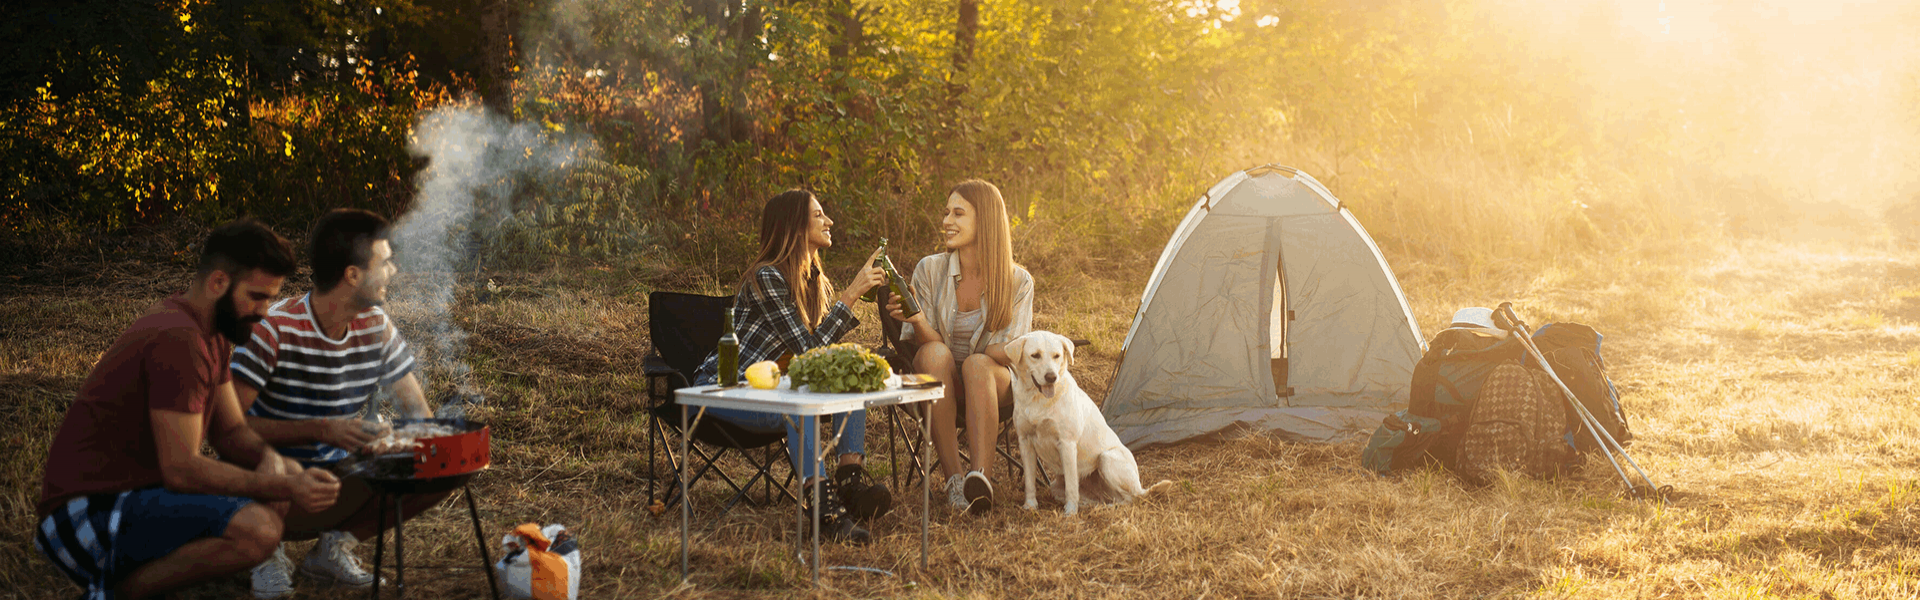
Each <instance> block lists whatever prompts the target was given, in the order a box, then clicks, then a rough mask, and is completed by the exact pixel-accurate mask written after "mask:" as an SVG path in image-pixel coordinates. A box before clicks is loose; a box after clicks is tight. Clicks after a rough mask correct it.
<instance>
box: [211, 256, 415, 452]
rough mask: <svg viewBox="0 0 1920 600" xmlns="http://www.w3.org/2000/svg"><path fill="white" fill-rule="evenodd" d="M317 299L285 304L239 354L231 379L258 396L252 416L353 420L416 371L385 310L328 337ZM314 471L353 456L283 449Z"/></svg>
mask: <svg viewBox="0 0 1920 600" xmlns="http://www.w3.org/2000/svg"><path fill="white" fill-rule="evenodd" d="M312 298H313V295H312V294H306V295H303V296H300V297H298V298H288V299H286V300H281V301H280V302H279V303H276V304H274V305H273V307H272V308H270V309H268V310H267V318H266V320H263V321H261V322H260V323H259V324H256V325H254V326H253V337H252V339H249V340H247V343H246V344H243V345H241V346H240V347H238V348H235V349H234V350H233V362H232V367H233V378H234V380H235V381H238V382H242V383H245V384H247V385H250V386H253V388H254V389H256V390H259V391H260V395H259V397H258V399H256V400H254V402H253V406H250V407H248V408H247V414H248V415H249V416H255V417H264V418H268V419H286V420H299V419H322V418H350V417H353V416H354V415H356V414H358V413H360V411H361V410H362V409H363V408H364V407H365V406H366V404H367V401H368V400H369V399H371V398H372V397H373V394H374V392H376V391H379V389H380V387H381V386H389V385H393V383H394V382H397V381H399V380H400V379H401V378H402V377H406V375H407V374H408V373H411V372H413V366H414V359H413V351H412V350H411V349H410V348H409V347H408V346H407V342H406V340H404V339H402V338H401V337H400V331H399V330H398V329H396V328H395V327H394V325H393V322H392V321H391V320H389V319H388V318H387V313H386V311H384V310H381V309H380V307H377V306H376V307H373V308H369V309H367V310H365V311H362V312H361V313H360V314H358V315H354V317H353V320H352V321H349V322H348V325H347V333H346V336H345V337H343V338H342V339H338V340H336V339H331V338H328V337H327V335H326V333H325V332H323V331H321V330H320V325H319V323H318V322H316V321H315V320H314V319H313V308H312V305H311V302H312ZM277 450H279V451H280V453H281V454H282V455H285V456H286V457H287V458H291V459H294V460H298V461H300V462H301V464H305V465H308V466H313V465H324V464H331V463H335V462H339V461H340V460H341V459H344V458H346V457H347V451H346V450H342V449H340V448H335V447H333V446H329V445H326V444H322V443H318V442H315V443H310V444H302V445H298V446H288V447H283V448H277Z"/></svg>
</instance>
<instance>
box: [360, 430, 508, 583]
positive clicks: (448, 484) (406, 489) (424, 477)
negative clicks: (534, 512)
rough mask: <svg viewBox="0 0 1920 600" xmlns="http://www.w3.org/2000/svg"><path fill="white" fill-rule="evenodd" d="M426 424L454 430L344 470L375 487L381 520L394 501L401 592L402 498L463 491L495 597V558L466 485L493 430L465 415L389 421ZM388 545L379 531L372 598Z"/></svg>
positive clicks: (480, 466) (484, 458)
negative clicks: (488, 549) (463, 417)
mask: <svg viewBox="0 0 1920 600" xmlns="http://www.w3.org/2000/svg"><path fill="white" fill-rule="evenodd" d="M419 423H428V424H433V425H439V426H442V427H447V428H450V429H453V430H454V431H456V432H458V433H454V434H452V435H444V436H436V437H422V438H415V439H414V441H413V450H412V451H411V452H400V453H394V454H382V455H379V456H375V457H372V458H369V459H365V460H362V461H360V462H359V463H357V464H355V465H353V466H352V467H350V468H348V469H347V471H346V474H347V475H348V476H350V477H360V478H362V479H365V480H366V482H367V485H368V487H371V488H373V490H374V492H375V494H376V496H375V498H374V502H376V503H378V506H379V507H380V510H379V513H380V516H379V518H380V522H383V523H384V522H386V520H387V504H388V503H389V501H391V503H392V504H393V510H394V515H395V518H394V526H393V558H394V567H393V573H394V577H393V579H394V587H397V588H400V593H401V595H403V596H404V595H405V594H406V587H405V586H406V577H405V575H404V572H405V571H406V559H405V557H404V555H405V552H404V544H403V542H402V539H403V538H404V537H405V524H404V521H405V518H404V515H401V514H400V511H401V510H402V507H403V506H405V505H404V504H403V502H404V501H405V500H406V497H407V496H409V495H412V494H437V493H441V492H447V491H451V490H454V489H456V488H458V489H464V490H466V494H464V495H465V496H466V498H467V516H468V517H469V518H471V519H472V521H473V536H474V541H475V542H476V543H477V544H478V545H479V547H480V561H481V562H480V570H482V571H485V572H486V573H487V589H488V590H489V591H491V592H492V593H493V597H494V598H495V600H498V599H499V598H500V588H499V585H498V584H497V583H496V582H495V581H494V577H493V566H492V565H493V556H492V553H490V552H488V551H487V540H486V534H485V533H484V532H483V531H482V530H481V529H480V508H479V506H478V505H476V504H475V503H474V500H473V490H472V489H471V488H468V487H467V481H468V480H470V479H473V476H474V475H477V474H479V473H480V471H483V470H486V468H487V465H488V464H489V463H490V460H489V456H490V449H491V445H492V438H493V433H492V430H491V429H489V428H488V427H487V425H486V424H485V423H479V422H475V421H467V420H464V419H399V420H395V421H394V422H393V426H394V428H395V429H399V428H402V427H405V426H408V425H413V424H419ZM386 547H387V536H386V535H385V533H382V534H381V535H380V536H379V539H378V541H376V543H375V544H374V547H373V571H374V578H373V597H374V598H379V597H380V577H379V573H380V564H381V561H382V560H383V557H382V555H383V554H384V553H385V551H386Z"/></svg>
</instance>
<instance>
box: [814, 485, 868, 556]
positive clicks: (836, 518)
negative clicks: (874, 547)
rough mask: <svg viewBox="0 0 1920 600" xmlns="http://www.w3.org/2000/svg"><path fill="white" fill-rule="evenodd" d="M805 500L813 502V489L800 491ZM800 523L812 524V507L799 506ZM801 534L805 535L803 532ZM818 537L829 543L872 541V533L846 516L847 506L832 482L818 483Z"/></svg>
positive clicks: (851, 517)
mask: <svg viewBox="0 0 1920 600" xmlns="http://www.w3.org/2000/svg"><path fill="white" fill-rule="evenodd" d="M801 491H802V493H804V494H806V500H807V501H812V500H813V488H812V487H811V486H808V487H806V488H804V489H802V490H801ZM800 511H801V513H800V521H801V522H802V523H812V522H813V507H812V506H807V505H804V504H803V505H801V507H800ZM802 533H805V532H804V531H803V532H802ZM820 537H822V538H825V539H826V540H827V541H830V542H848V543H853V544H866V543H867V542H871V541H873V533H872V532H869V531H867V530H866V528H863V527H861V526H860V525H859V524H856V523H854V522H853V516H852V515H849V514H847V506H846V504H845V503H844V502H841V500H840V486H838V485H836V484H834V482H833V480H831V479H825V480H821V481H820Z"/></svg>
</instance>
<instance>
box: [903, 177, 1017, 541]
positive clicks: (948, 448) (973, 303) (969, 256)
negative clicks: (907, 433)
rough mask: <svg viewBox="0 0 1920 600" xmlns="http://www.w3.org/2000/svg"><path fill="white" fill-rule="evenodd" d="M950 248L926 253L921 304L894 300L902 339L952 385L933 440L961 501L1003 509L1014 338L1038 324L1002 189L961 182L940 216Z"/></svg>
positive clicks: (919, 272)
mask: <svg viewBox="0 0 1920 600" xmlns="http://www.w3.org/2000/svg"><path fill="white" fill-rule="evenodd" d="M940 230H941V233H942V234H943V235H942V237H943V238H944V240H945V245H946V248H947V251H946V252H942V253H939V254H935V255H932V256H928V257H926V258H922V259H920V263H919V265H917V266H915V267H914V269H913V284H912V288H913V289H912V293H913V297H914V298H915V299H917V300H919V302H920V309H921V311H920V312H919V313H917V314H915V315H914V316H913V317H912V318H906V317H905V316H904V315H902V314H901V311H900V303H899V298H894V299H893V301H891V302H890V303H889V304H888V309H889V311H890V312H891V313H892V316H893V318H894V319H896V320H899V321H901V322H902V327H901V332H900V333H901V336H902V337H905V338H910V339H912V340H913V341H914V342H916V343H918V344H920V350H919V352H918V353H916V354H914V357H913V366H914V369H915V370H916V371H919V372H921V373H926V374H928V375H932V376H933V377H934V378H936V379H939V380H940V383H941V384H942V385H944V386H945V387H946V396H945V397H944V398H942V399H941V400H940V401H938V402H935V403H934V405H933V447H934V450H935V451H936V452H938V453H939V455H940V472H941V474H942V475H944V476H946V478H947V499H948V501H949V502H951V503H952V504H953V505H954V507H955V508H962V509H966V510H968V511H969V512H972V513H975V514H979V513H981V512H985V511H986V510H988V509H990V508H992V507H993V484H992V483H991V482H990V481H989V480H988V477H987V476H988V473H990V471H989V469H990V468H991V467H992V466H993V454H994V440H995V439H996V438H998V437H999V433H1000V414H1001V411H1003V410H1006V409H1008V408H1010V407H1011V406H1012V405H1013V387H1012V386H1013V372H1012V370H1011V369H1010V368H1009V365H1011V364H1013V360H1012V359H1011V358H1009V357H1008V356H1007V352H1006V345H1007V342H1009V341H1012V340H1013V339H1014V338H1017V337H1020V336H1022V335H1026V334H1027V332H1028V331H1030V330H1032V329H1033V277H1032V276H1031V275H1028V274H1027V270H1026V269H1024V268H1022V267H1021V266H1020V265H1018V264H1014V262H1013V236H1012V227H1011V226H1010V225H1009V224H1008V221H1007V202H1006V200H1005V199H1003V198H1001V197H1000V188H997V187H994V185H993V184H991V183H987V182H985V181H982V180H979V179H969V180H967V181H962V182H960V183H959V185H955V186H953V191H952V192H951V193H949V194H948V195H947V202H946V207H945V209H944V212H943V214H942V217H941V220H940ZM960 410H965V411H966V422H967V432H968V433H967V450H968V452H969V454H970V455H971V456H972V464H971V465H968V467H970V468H968V469H967V470H964V471H963V470H962V463H961V462H960V449H959V429H958V426H957V424H956V423H955V416H956V413H958V411H960Z"/></svg>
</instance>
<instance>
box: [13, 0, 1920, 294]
mask: <svg viewBox="0 0 1920 600" xmlns="http://www.w3.org/2000/svg"><path fill="white" fill-rule="evenodd" d="M1669 4H1671V5H1672V6H1669ZM1917 22H1920V16H1916V12H1915V11H1914V10H1911V9H1910V7H1905V6H1899V5H1894V6H1887V5H1876V4H1873V3H1854V4H1847V3H1841V4H1832V3H1824V4H1821V5H1820V6H1814V7H1805V6H1796V5H1789V4H1781V3H1771V4H1770V3H1759V4H1751V3H1728V4H1726V5H1724V6H1722V5H1718V4H1713V3H1692V4H1690V5H1686V6H1683V5H1682V4H1681V3H1678V2H1675V3H1664V2H1660V3H1656V2H1613V1H1610V0H1587V1H1581V2H1523V1H1519V0H1447V1H1444V2H1428V1H1412V0H1369V1H1365V2H1326V1H1321V0H1289V1H1265V0H1243V1H1239V2H1235V1H1233V0H1224V1H1212V2H1210V1H1194V0H1103V1H1099V2H1080V1H1072V2H1067V1H1047V0H1036V1H1021V2H980V1H978V0H958V1H952V2H905V1H865V0H861V1H852V0H819V1H783V2H746V1H742V0H368V1H363V0H352V1H348V0H300V1H293V2H260V1H242V0H233V1H214V0H162V1H154V2H53V1H36V2H28V3H26V4H25V5H23V6H20V7H19V8H18V9H16V10H15V11H14V15H13V16H12V17H11V18H9V19H8V20H7V23H6V24H5V25H0V27H4V28H5V31H4V32H0V33H4V36H5V37H6V38H7V39H10V40H15V42H14V43H13V44H12V48H11V49H10V51H9V52H8V53H7V58H5V59H4V62H0V102H3V104H0V161H4V163H3V164H0V172H4V173H5V175H4V176H3V177H0V199H3V200H0V230H4V231H6V232H7V236H6V241H5V243H4V250H0V251H3V252H5V255H6V258H7V259H8V260H9V262H15V263H20V262H25V263H32V262H34V261H36V260H38V259H40V258H44V257H45V256H48V255H49V253H58V252H65V251H69V250H72V249H74V248H78V247H89V248H91V247H95V246H98V245H100V244H101V243H102V242H108V243H109V244H110V243H111V241H112V240H115V239H119V238H116V237H115V234H125V233H128V232H138V231H141V230H143V228H144V229H150V228H152V227H154V226H158V225H163V224H168V223H179V222H190V223H198V224H201V225H204V224H207V223H212V222H217V221H219V220H223V219H226V218H230V217H233V216H237V215H254V216H258V217H261V218H263V219H266V220H268V221H269V222H271V223H276V224H286V225H287V226H288V227H291V229H290V230H291V231H299V230H301V229H303V228H304V223H307V222H309V221H310V219H311V218H312V216H314V215H316V214H317V213H319V212H321V211H323V210H326V209H329V208H333V207H337V206H360V207H366V208H372V209H375V210H379V211H381V212H384V213H386V214H390V215H396V216H397V215H400V214H402V213H404V212H406V211H407V210H408V209H410V208H412V207H413V204H414V200H415V195H416V178H417V177H418V176H419V175H420V174H421V172H422V169H423V168H424V167H426V166H427V164H428V163H429V162H430V160H428V159H427V157H426V156H423V155H422V152H420V151H418V150H416V151H413V152H410V151H409V149H408V148H409V144H410V143H414V144H418V143H419V140H418V139H417V138H418V137H419V134H418V132H416V131H415V125H416V123H418V122H420V121H421V120H422V119H423V118H424V117H425V115H427V114H428V113H429V112H430V111H432V110H434V109H436V108H440V107H448V106H452V107H467V109H470V110H471V109H474V108H475V107H479V106H484V107H485V108H486V109H487V110H486V112H487V113H488V114H491V115H497V118H498V119H501V120H502V121H501V123H504V124H505V125H502V126H506V127H510V126H515V125H536V126H537V128H535V129H531V130H525V129H523V131H525V132H526V134H525V135H520V136H519V137H514V138H513V139H512V140H511V143H517V144H521V145H523V146H525V148H526V151H527V155H528V156H532V155H533V153H534V151H535V150H536V149H540V150H543V151H545V150H550V149H552V148H555V147H561V148H565V152H564V157H563V159H562V160H558V161H554V162H553V164H554V165H557V168H537V169H530V168H496V169H492V170H490V171H488V172H486V173H483V174H482V175H483V176H484V177H483V178H485V179H489V180H490V182H489V185H487V186H484V187H486V192H485V193H482V194H481V195H480V198H479V199H478V200H477V202H476V205H475V210H476V213H477V215H478V218H475V219H472V221H471V224H470V226H469V228H468V229H464V230H463V231H465V232H466V233H468V234H470V235H471V236H472V238H471V239H472V240H474V241H481V242H483V243H478V244H476V245H474V246H473V247H472V248H470V250H471V251H470V252H466V253H464V258H465V259H477V260H491V261H495V264H502V265H505V264H520V265H522V266H540V265H550V264H556V261H578V260H588V261H594V262H597V263H601V264H620V265H627V266H632V265H644V266H645V268H646V269H647V273H651V274H653V275H655V276H658V275H662V274H672V273H676V272H684V271H688V270H689V269H691V270H693V271H700V272H704V273H707V274H708V275H709V276H712V277H717V278H719V279H721V280H731V279H732V278H733V276H734V274H733V273H732V272H731V271H730V269H737V268H738V267H735V266H734V265H740V264H744V261H743V257H744V255H745V254H746V253H747V252H748V251H750V248H751V246H752V243H751V238H752V236H753V235H754V231H753V230H754V229H755V227H756V225H755V221H756V220H757V214H758V208H759V206H760V203H761V202H762V201H763V200H764V198H766V197H768V196H769V195H770V194H771V193H773V192H776V191H778V190H780V189H784V188H789V187H806V188H809V189H812V190H815V191H816V192H818V193H819V194H820V195H821V196H822V197H823V198H824V199H825V200H826V202H827V205H828V206H829V207H830V210H832V211H833V212H834V214H835V215H836V216H837V217H838V218H839V219H840V222H841V227H840V230H841V233H842V236H843V237H842V239H843V240H848V239H854V240H859V241H860V242H861V243H860V244H857V245H861V246H866V245H869V244H870V242H871V241H872V240H871V238H874V237H879V236H884V235H891V236H892V237H894V238H896V239H900V240H902V241H904V242H906V243H907V244H908V246H907V247H909V248H913V249H923V248H929V249H930V246H929V244H930V243H931V242H932V239H933V236H932V234H933V230H932V228H931V227H927V226H925V225H926V224H929V223H931V221H932V215H933V213H934V212H935V211H934V210H933V209H932V205H933V204H935V203H937V202H938V201H939V197H940V196H941V195H942V193H943V192H944V191H945V189H946V188H947V187H948V186H950V185H951V184H952V183H953V182H955V181H957V180H959V179H963V178H967V177H982V178H986V179H989V180H992V181H995V182H996V183H998V184H999V185H1000V186H1001V187H1002V189H1003V190H1005V191H1006V193H1007V196H1008V200H1009V202H1010V203H1011V204H1012V205H1013V210H1012V212H1013V213H1014V218H1015V221H1016V223H1017V224H1018V225H1017V227H1024V228H1027V229H1028V230H1029V231H1028V233H1027V234H1026V235H1023V236H1022V238H1023V242H1022V243H1024V244H1028V245H1029V246H1030V247H1031V248H1032V249H1033V250H1034V251H1035V252H1037V253H1038V254H1039V255H1042V256H1044V257H1045V258H1047V259H1050V260H1052V259H1067V260H1101V259H1103V258H1104V259H1109V260H1111V259H1115V257H1113V256H1109V255H1112V254H1114V253H1122V254H1124V253H1129V252H1133V251H1134V249H1135V248H1136V246H1137V245H1138V244H1143V243H1147V242H1148V241H1153V242H1154V243H1156V244H1157V241H1158V240H1161V239H1164V237H1165V232H1166V231H1168V230H1169V229H1170V227H1171V225H1172V223H1173V222H1174V221H1175V220H1177V219H1178V217H1179V215H1180V214H1181V213H1182V210H1181V209H1182V208H1184V206H1185V205H1186V204H1187V203H1189V202H1191V200H1192V199H1193V198H1195V197H1197V196H1198V195H1199V192H1201V191H1204V189H1205V188H1206V187H1207V186H1208V185H1210V184H1211V183H1212V182H1213V181H1215V180H1217V179H1218V178H1219V177H1221V176H1223V175H1224V174H1226V173H1229V172H1232V171H1234V170H1238V169H1242V168H1246V167H1250V166H1253V165H1256V164H1262V163H1267V162H1284V163H1287V164H1289V165H1291V166H1295V167H1298V168H1301V169H1303V170H1305V171H1306V172H1308V173H1310V174H1312V175H1314V176H1315V177H1317V178H1319V179H1320V180H1322V181H1323V182H1324V183H1326V184H1327V185H1328V186H1329V187H1330V188H1331V189H1332V190H1333V191H1334V192H1335V193H1336V194H1337V195H1338V196H1339V197H1340V198H1341V199H1342V200H1344V201H1345V202H1346V203H1347V205H1348V206H1349V207H1350V208H1351V209H1352V210H1353V211H1354V212H1355V213H1356V214H1357V215H1358V216H1359V217H1360V218H1361V220H1362V222H1363V223H1365V224H1366V225H1367V227H1368V228H1369V229H1370V230H1371V232H1372V233H1373V235H1374V237H1375V238H1376V239H1378V240H1379V241H1380V242H1381V244H1382V246H1383V248H1384V249H1385V250H1386V252H1387V255H1388V256H1389V257H1390V258H1394V259H1399V260H1405V259H1402V258H1400V257H1409V258H1411V259H1413V260H1417V261H1419V262H1422V263H1431V264H1436V265H1442V266H1444V267H1445V268H1447V269H1450V270H1453V271H1454V272H1455V274H1456V275H1457V276H1461V277H1471V276H1472V275H1473V273H1474V270H1475V269H1478V268H1483V267H1484V266H1485V265H1487V264H1489V263H1490V262H1499V261H1507V260H1518V261H1523V262H1529V263H1531V262H1537V261H1538V260H1541V259H1545V260H1548V261H1555V260H1563V259H1567V258H1569V257H1571V256H1574V255H1589V254H1596V253H1605V254H1610V255H1618V254H1620V253H1622V252H1625V253H1631V252H1633V251H1636V250H1639V249H1643V248H1646V247H1648V246H1650V245H1651V246H1661V247H1665V246H1667V245H1669V244H1672V243H1674V242H1677V241H1686V240H1702V239H1706V240H1712V239H1717V236H1721V235H1735V236H1741V235H1778V234H1780V233H1781V232H1783V231H1786V230H1789V229H1794V228H1798V227H1803V226H1805V225H1807V224H1808V223H1829V222H1834V221H1848V222H1860V221H1863V220H1867V221H1871V220H1876V219H1878V218H1880V217H1882V216H1887V217H1889V218H1890V219H1891V220H1892V221H1893V222H1894V224H1895V228H1894V229H1893V230H1892V231H1895V232H1897V231H1902V230H1904V229H1903V228H1911V227H1913V225H1914V222H1915V221H1914V219H1913V217H1912V216H1911V215H1912V214H1913V213H1914V211H1913V210H1912V209H1911V207H1910V205H1912V204H1913V203H1914V198H1915V197H1916V194H1915V189H1916V188H1915V185H1914V184H1915V180H1916V179H1920V177H1916V176H1915V175H1913V173H1914V172H1915V170H1914V169H1913V168H1912V167H1913V162H1914V153H1913V151H1912V143H1911V140H1912V139H1914V137H1915V136H1913V132H1914V131H1915V123H1914V117H1915V115H1916V112H1920V111H1914V110H1912V109H1911V107H1912V106H1914V105H1915V103H1914V102H1912V100H1913V99H1914V98H1915V97H1916V93H1920V84H1916V82H1920V79H1916V76H1915V71H1914V70H1913V69H1912V68H1910V67H1911V61H1910V60H1907V59H1904V58H1902V57H1905V56H1910V55H1911V54H1912V53H1911V52H1904V51H1906V50H1911V47H1912V44H1913V42H1912V41H1911V40H1903V39H1901V36H1898V35H1897V34H1896V33H1897V32H1898V31H1900V30H1901V29H1900V28H1901V27H1904V26H1906V25H1908V24H1913V23H1917ZM1889 57H1892V58H1889ZM489 139H491V138H489ZM502 139H504V138H502ZM482 143H486V142H484V141H483V142H482ZM493 143H494V144H495V145H499V144H501V143H504V142H499V141H497V140H496V141H495V142H493ZM1902 207H1907V208H1902ZM1889 208H1893V209H1895V210H1892V211H1891V212H1888V209H1889ZM849 234H850V235H849ZM182 248H184V246H182ZM177 249H178V248H176V250H177ZM1059 253H1066V254H1068V255H1070V256H1055V255H1056V254H1059ZM1027 256H1028V254H1027V253H1023V254H1022V257H1023V262H1038V260H1037V259H1038V258H1040V257H1041V256H1036V257H1035V258H1027ZM497 261H507V262H506V263H499V262H497ZM682 274H683V275H687V276H691V277H693V278H694V279H699V278H700V277H698V276H697V275H694V274H691V273H682ZM655 278H657V277H654V276H649V277H645V279H655ZM667 279H670V280H683V279H684V278H683V277H672V276H668V277H667Z"/></svg>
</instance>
